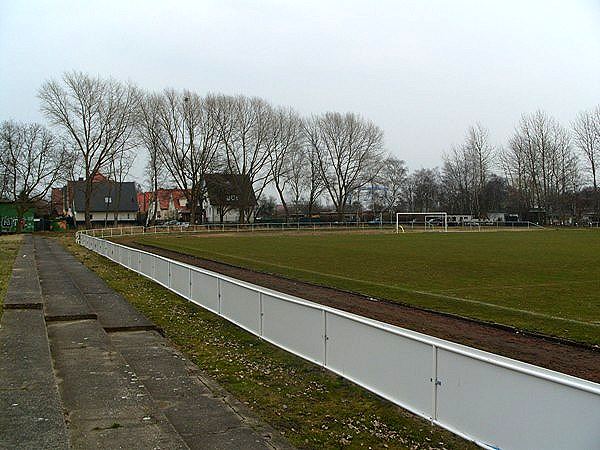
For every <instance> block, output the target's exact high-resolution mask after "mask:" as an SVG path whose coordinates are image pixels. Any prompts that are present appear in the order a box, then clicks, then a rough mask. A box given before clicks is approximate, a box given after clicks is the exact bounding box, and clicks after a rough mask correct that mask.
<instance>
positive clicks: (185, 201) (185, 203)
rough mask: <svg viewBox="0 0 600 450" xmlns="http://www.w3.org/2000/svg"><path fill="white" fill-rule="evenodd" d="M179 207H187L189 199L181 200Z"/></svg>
mask: <svg viewBox="0 0 600 450" xmlns="http://www.w3.org/2000/svg"><path fill="white" fill-rule="evenodd" d="M179 205H180V206H186V205H187V199H185V198H180V199H179Z"/></svg>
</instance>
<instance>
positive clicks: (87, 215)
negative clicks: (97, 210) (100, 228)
mask: <svg viewBox="0 0 600 450" xmlns="http://www.w3.org/2000/svg"><path fill="white" fill-rule="evenodd" d="M74 196H75V193H73V197H74ZM91 200H92V179H91V177H89V176H88V178H87V180H86V181H85V208H84V215H85V227H86V228H87V229H90V228H92V221H91V218H90V202H91ZM75 222H77V218H75Z"/></svg>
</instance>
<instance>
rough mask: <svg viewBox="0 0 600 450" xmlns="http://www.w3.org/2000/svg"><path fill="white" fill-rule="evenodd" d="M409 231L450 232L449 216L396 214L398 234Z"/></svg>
mask: <svg viewBox="0 0 600 450" xmlns="http://www.w3.org/2000/svg"><path fill="white" fill-rule="evenodd" d="M407 230H424V231H444V232H446V231H448V214H447V213H445V212H405V213H396V233H404V232H405V231H407Z"/></svg>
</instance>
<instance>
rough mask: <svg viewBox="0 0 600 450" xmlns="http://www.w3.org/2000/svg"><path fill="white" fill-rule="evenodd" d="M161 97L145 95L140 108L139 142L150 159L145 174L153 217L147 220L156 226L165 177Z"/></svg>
mask: <svg viewBox="0 0 600 450" xmlns="http://www.w3.org/2000/svg"><path fill="white" fill-rule="evenodd" d="M160 102H161V100H160V97H159V96H157V95H155V94H145V95H144V97H143V99H142V101H141V102H140V106H139V109H140V111H139V121H138V130H137V135H138V140H139V142H140V143H141V145H142V146H143V147H144V148H145V149H146V152H147V154H148V159H147V162H146V167H145V169H144V172H145V174H146V176H147V178H148V184H149V187H150V190H151V191H152V203H153V207H152V216H151V217H147V218H146V224H148V223H149V224H150V225H151V226H154V225H156V215H157V213H158V210H159V209H160V206H159V199H158V189H159V184H160V183H161V182H162V181H163V179H164V175H165V169H164V165H163V163H162V159H161V157H160V151H161V142H162V141H163V139H161V132H162V131H161V123H160Z"/></svg>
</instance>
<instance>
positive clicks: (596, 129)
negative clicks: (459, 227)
mask: <svg viewBox="0 0 600 450" xmlns="http://www.w3.org/2000/svg"><path fill="white" fill-rule="evenodd" d="M599 157H600V107H597V108H596V109H595V110H592V111H588V112H581V113H580V114H579V115H578V116H577V118H576V120H575V121H574V122H573V123H572V125H571V129H568V128H566V127H564V126H563V125H561V124H560V123H559V122H558V121H557V120H556V119H554V118H553V117H551V116H549V115H548V114H546V113H544V112H543V111H537V112H535V113H533V114H524V115H523V116H522V117H521V119H520V120H519V122H518V124H517V126H516V127H515V130H514V133H513V135H512V136H511V137H510V139H509V141H508V144H507V146H506V147H504V148H502V147H500V148H495V147H494V146H493V145H492V144H491V143H490V138H489V133H488V131H487V130H486V129H485V128H483V127H482V126H481V125H476V126H474V127H471V128H469V130H468V132H467V135H466V138H465V141H464V143H463V144H462V145H461V146H459V147H455V148H453V149H452V151H451V153H450V154H449V155H446V156H445V157H444V165H443V169H442V174H441V179H442V183H443V185H444V188H445V190H446V195H445V207H446V208H447V209H448V210H451V211H456V212H459V211H460V212H464V213H470V214H473V215H476V216H483V215H485V213H487V212H489V211H492V210H493V209H495V208H497V207H498V206H499V203H502V202H498V197H499V196H501V195H502V192H501V190H504V197H505V199H504V200H505V201H504V208H507V207H508V208H510V209H512V210H513V211H515V212H521V213H523V212H525V211H529V210H532V209H535V210H540V211H543V212H544V213H545V214H547V215H553V216H565V217H566V216H573V215H576V214H577V197H578V194H579V193H580V191H581V189H582V188H583V187H584V186H585V185H587V184H590V183H591V185H592V190H593V193H592V197H593V199H594V200H593V204H592V205H586V206H587V208H588V210H590V212H591V211H594V212H598V210H599V203H598V202H599V201H600V199H599V197H598V187H597V173H596V172H597V167H596V165H597V162H598V160H599ZM495 173H501V174H503V176H504V178H505V180H501V179H500V178H499V177H498V176H497V175H495Z"/></svg>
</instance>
